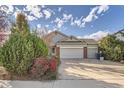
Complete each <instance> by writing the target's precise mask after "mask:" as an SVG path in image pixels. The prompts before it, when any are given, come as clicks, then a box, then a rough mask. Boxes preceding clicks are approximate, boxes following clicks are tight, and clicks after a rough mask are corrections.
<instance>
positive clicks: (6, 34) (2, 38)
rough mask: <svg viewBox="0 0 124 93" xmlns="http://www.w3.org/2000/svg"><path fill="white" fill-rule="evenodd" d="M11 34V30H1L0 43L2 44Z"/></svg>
mask: <svg viewBox="0 0 124 93" xmlns="http://www.w3.org/2000/svg"><path fill="white" fill-rule="evenodd" d="M9 35H10V33H9V32H0V45H2V44H3V43H4V42H5V41H6V40H7V39H8V38H9Z"/></svg>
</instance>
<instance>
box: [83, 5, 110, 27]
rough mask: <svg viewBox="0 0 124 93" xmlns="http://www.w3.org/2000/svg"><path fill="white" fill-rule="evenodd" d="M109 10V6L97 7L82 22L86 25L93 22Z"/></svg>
mask: <svg viewBox="0 0 124 93" xmlns="http://www.w3.org/2000/svg"><path fill="white" fill-rule="evenodd" d="M108 9H109V6H107V5H101V6H96V7H94V8H92V9H91V11H90V13H89V14H88V16H86V17H85V18H84V19H83V20H82V22H83V24H84V25H85V24H86V23H89V22H92V21H93V20H95V19H98V16H99V15H100V14H102V13H104V12H106V11H107V10H108Z"/></svg>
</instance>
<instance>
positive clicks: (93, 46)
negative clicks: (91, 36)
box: [87, 45, 98, 47]
mask: <svg viewBox="0 0 124 93" xmlns="http://www.w3.org/2000/svg"><path fill="white" fill-rule="evenodd" d="M87 47H98V45H87Z"/></svg>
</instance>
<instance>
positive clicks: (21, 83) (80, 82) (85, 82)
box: [10, 80, 121, 88]
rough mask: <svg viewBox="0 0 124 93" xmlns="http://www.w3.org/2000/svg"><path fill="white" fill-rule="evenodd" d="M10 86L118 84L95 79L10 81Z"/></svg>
mask: <svg viewBox="0 0 124 93" xmlns="http://www.w3.org/2000/svg"><path fill="white" fill-rule="evenodd" d="M10 85H11V86H12V88H105V87H106V88H111V87H112V88H115V87H119V88H120V87H121V86H119V85H112V84H107V83H104V82H102V81H95V80H53V81H11V82H10Z"/></svg>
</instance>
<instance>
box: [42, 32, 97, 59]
mask: <svg viewBox="0 0 124 93" xmlns="http://www.w3.org/2000/svg"><path fill="white" fill-rule="evenodd" d="M43 39H44V41H45V42H46V43H47V45H48V46H49V50H50V52H49V53H50V54H52V55H56V56H59V57H60V58H81V59H83V58H96V53H98V44H97V42H96V41H95V40H93V39H78V38H76V37H74V36H67V35H65V34H63V33H61V32H59V31H53V32H51V33H49V34H47V35H46V36H45V37H44V38H43Z"/></svg>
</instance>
